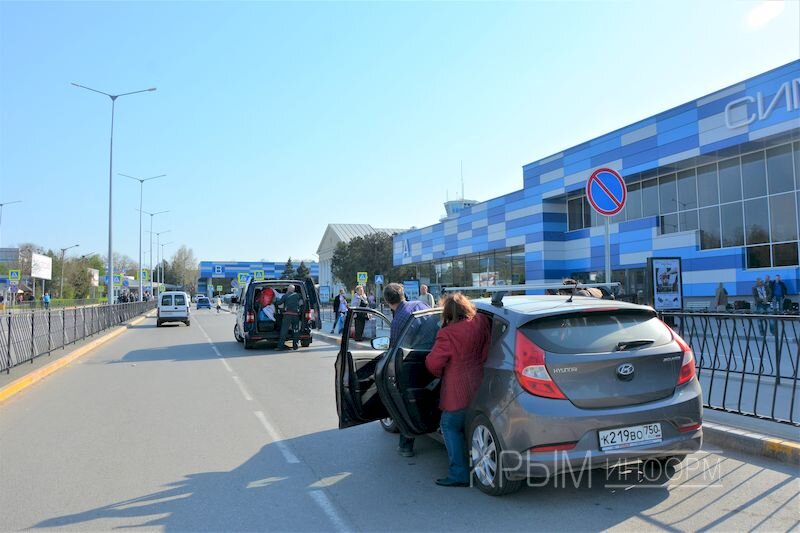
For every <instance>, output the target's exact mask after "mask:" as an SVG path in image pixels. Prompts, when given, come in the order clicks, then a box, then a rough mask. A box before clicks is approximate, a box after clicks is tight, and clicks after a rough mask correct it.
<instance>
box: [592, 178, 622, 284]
mask: <svg viewBox="0 0 800 533" xmlns="http://www.w3.org/2000/svg"><path fill="white" fill-rule="evenodd" d="M627 196H628V189H627V187H626V186H625V180H623V179H622V176H620V175H619V173H618V172H617V171H615V170H612V169H610V168H598V169H597V170H595V171H594V172H593V173H592V175H591V176H590V177H589V180H588V181H587V182H586V197H587V199H588V200H589V203H590V204H591V206H592V208H593V209H594V210H595V211H596V212H597V213H599V214H601V215H603V216H604V217H605V224H604V226H605V267H606V268H605V280H604V281H605V282H606V283H611V237H610V230H609V226H610V224H611V222H610V221H609V217H611V216H614V215H616V214H617V213H619V212H620V211H622V208H623V207H625V200H626V199H627Z"/></svg>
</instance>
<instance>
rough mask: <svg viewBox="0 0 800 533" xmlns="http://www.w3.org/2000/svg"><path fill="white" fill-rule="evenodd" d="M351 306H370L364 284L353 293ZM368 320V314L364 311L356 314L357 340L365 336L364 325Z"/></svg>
mask: <svg viewBox="0 0 800 533" xmlns="http://www.w3.org/2000/svg"><path fill="white" fill-rule="evenodd" d="M350 307H369V299H368V298H367V295H366V293H365V292H364V286H363V285H358V286H357V287H356V292H355V293H354V294H353V299H352V300H351V301H350ZM366 322H367V315H366V314H364V313H358V314H356V331H355V340H356V342H360V341H361V340H363V338H364V325H365V324H366Z"/></svg>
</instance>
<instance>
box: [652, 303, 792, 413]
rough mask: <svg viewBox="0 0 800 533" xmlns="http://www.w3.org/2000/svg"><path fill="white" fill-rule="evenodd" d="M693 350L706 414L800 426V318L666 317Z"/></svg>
mask: <svg viewBox="0 0 800 533" xmlns="http://www.w3.org/2000/svg"><path fill="white" fill-rule="evenodd" d="M660 314H661V317H662V319H663V320H665V321H666V322H667V323H668V324H670V325H671V326H672V327H673V328H674V329H675V331H676V332H677V333H678V334H679V335H680V336H681V337H683V339H684V340H685V341H686V342H687V343H688V344H689V345H690V346H691V347H692V349H693V350H694V354H695V364H696V365H697V375H698V379H699V380H700V385H701V386H702V388H703V404H704V406H705V407H706V408H709V409H717V410H722V411H727V412H731V413H736V414H741V415H747V416H754V417H758V418H764V419H768V420H773V421H776V422H783V423H787V424H793V425H795V426H800V414H799V412H800V398H799V397H798V366H799V365H800V341H798V334H800V317H799V316H797V315H780V314H773V315H756V314H738V313H691V312H662V313H660Z"/></svg>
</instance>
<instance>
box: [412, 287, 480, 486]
mask: <svg viewBox="0 0 800 533" xmlns="http://www.w3.org/2000/svg"><path fill="white" fill-rule="evenodd" d="M442 307H443V309H442V329H440V330H439V333H438V334H437V335H436V342H435V343H434V345H433V349H432V350H431V353H430V354H429V355H428V358H427V359H426V360H425V366H426V367H428V370H429V371H430V373H431V374H433V375H434V376H437V377H441V378H442V388H441V395H440V398H439V407H440V408H441V410H442V421H441V427H442V435H443V436H444V442H445V445H446V446H447V458H448V460H449V464H448V469H447V477H446V478H442V479H437V480H436V484H437V485H442V486H444V487H467V486H469V463H468V462H467V454H466V449H465V439H464V423H465V420H466V415H467V408H468V407H469V404H470V403H471V402H472V399H473V398H474V397H475V393H476V392H477V391H478V387H480V385H481V381H482V380H483V364H484V363H485V362H486V356H487V354H488V352H489V338H490V329H491V325H490V322H489V319H488V318H487V317H486V316H484V315H481V314H478V313H477V312H476V310H475V306H474V305H472V302H470V301H469V300H468V299H467V298H466V297H465V296H464V295H463V294H460V293H456V294H452V295H448V296H447V297H446V298H445V299H444V301H443V303H442Z"/></svg>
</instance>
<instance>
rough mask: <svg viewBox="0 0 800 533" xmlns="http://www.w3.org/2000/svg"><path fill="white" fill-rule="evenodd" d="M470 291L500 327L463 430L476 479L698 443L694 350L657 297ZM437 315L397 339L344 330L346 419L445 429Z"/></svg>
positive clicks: (538, 472) (500, 479) (340, 389)
mask: <svg viewBox="0 0 800 533" xmlns="http://www.w3.org/2000/svg"><path fill="white" fill-rule="evenodd" d="M473 302H474V303H475V305H476V307H477V308H478V312H480V313H484V314H486V315H487V316H488V317H489V318H490V319H491V328H492V331H491V339H492V341H491V347H490V349H489V354H488V359H487V361H486V365H485V368H484V377H483V382H482V384H481V387H480V389H479V390H478V393H477V395H476V397H475V399H474V401H473V402H472V404H471V406H470V414H469V416H468V417H467V422H466V435H465V437H466V442H467V448H468V450H467V452H468V455H469V457H470V460H471V466H472V480H473V483H474V484H475V485H477V487H478V488H479V489H480V490H482V491H483V492H486V493H488V494H492V495H501V494H506V493H509V492H513V491H514V490H516V489H518V488H519V487H520V486H521V484H522V483H523V481H524V480H526V479H527V478H547V477H552V476H555V475H556V474H559V473H562V472H564V471H566V470H575V471H577V470H583V469H592V468H611V467H613V466H615V465H618V464H620V463H621V462H630V461H632V460H643V459H657V460H659V461H660V462H662V463H663V462H670V461H671V462H675V463H677V462H679V461H681V460H682V459H683V458H684V457H685V456H686V454H688V453H691V452H694V451H697V450H698V449H699V448H700V446H701V443H702V394H701V390H700V385H699V383H698V381H697V378H696V375H695V362H694V354H693V353H692V351H691V348H690V347H689V346H688V345H687V344H686V342H684V340H683V339H681V338H680V337H679V336H678V335H677V334H676V333H675V332H674V331H672V330H671V329H670V328H669V327H668V326H667V325H666V324H665V323H664V322H662V321H661V320H660V319H659V318H658V317H657V315H656V313H655V312H654V311H653V309H652V308H650V307H645V306H640V305H633V304H628V303H624V302H618V301H608V300H598V299H595V298H586V297H574V298H569V299H568V298H567V297H566V296H507V297H505V298H504V299H496V300H495V301H494V302H493V301H491V300H488V299H481V300H474V301H473ZM356 313H364V314H366V315H368V318H375V319H377V320H379V321H383V322H385V323H386V324H388V323H389V322H390V321H389V319H388V318H387V317H385V316H384V315H382V314H381V313H379V312H377V311H375V310H372V309H368V308H363V309H362V308H356V309H353V310H351V311H350V312H349V313H348V316H347V319H346V324H345V329H344V331H345V332H348V331H349V330H350V324H352V323H353V321H354V320H355V316H354V315H355V314H356ZM440 317H441V312H440V310H439V309H430V310H425V311H419V312H417V313H414V314H413V315H412V316H411V317H410V318H409V319H408V321H407V322H406V324H404V325H403V328H402V332H401V334H400V337H399V338H398V341H397V342H396V343H395V345H394V346H393V347H392V348H391V349H387V346H388V339H386V338H378V339H375V340H373V341H372V343H371V345H366V344H364V343H355V342H354V341H353V340H352V339H350V338H349V336H348V335H347V334H345V335H343V337H342V343H341V349H340V351H339V355H338V357H337V360H336V404H337V410H338V414H339V427H340V428H346V427H351V426H355V425H359V424H364V423H367V422H371V421H374V420H381V419H384V420H385V419H386V418H387V417H391V418H392V419H393V421H394V424H396V426H397V428H398V429H399V430H400V431H402V432H403V433H404V434H406V435H425V434H429V433H435V432H436V431H437V429H438V427H439V419H440V416H441V412H440V411H439V408H438V402H439V380H438V379H436V378H434V377H433V376H432V375H431V374H430V373H429V372H428V371H427V369H426V368H425V358H426V357H427V355H428V353H429V352H430V350H431V348H432V346H433V343H434V340H435V338H436V333H437V332H438V331H439V327H440ZM387 331H388V330H387ZM384 428H385V429H390V428H388V427H387V426H386V425H384Z"/></svg>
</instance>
